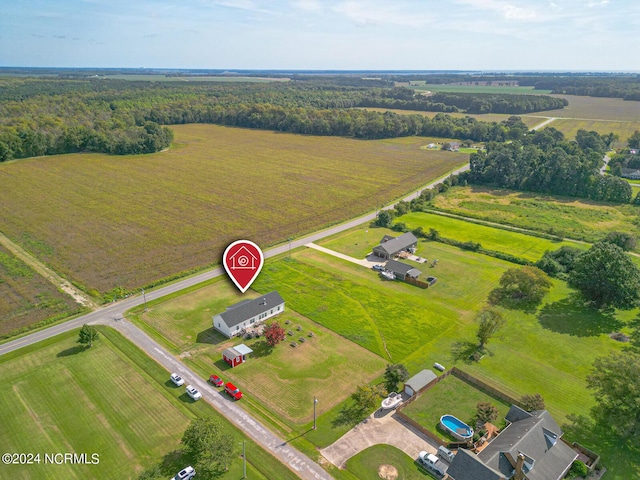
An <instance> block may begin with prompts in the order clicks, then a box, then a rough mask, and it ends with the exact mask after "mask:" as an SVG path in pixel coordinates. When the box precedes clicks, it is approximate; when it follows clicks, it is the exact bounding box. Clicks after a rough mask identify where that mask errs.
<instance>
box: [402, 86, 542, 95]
mask: <svg viewBox="0 0 640 480" xmlns="http://www.w3.org/2000/svg"><path fill="white" fill-rule="evenodd" d="M411 88H413V89H415V90H418V91H428V92H436V93H437V92H451V93H496V94H511V95H546V94H549V93H550V92H551V90H534V89H533V87H512V86H498V85H495V86H492V85H441V84H438V85H434V84H425V85H417V86H415V87H411Z"/></svg>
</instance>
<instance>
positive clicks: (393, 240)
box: [373, 232, 418, 260]
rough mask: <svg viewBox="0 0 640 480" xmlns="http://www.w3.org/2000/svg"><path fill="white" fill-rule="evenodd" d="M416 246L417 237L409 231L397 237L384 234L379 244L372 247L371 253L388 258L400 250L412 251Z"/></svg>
mask: <svg viewBox="0 0 640 480" xmlns="http://www.w3.org/2000/svg"><path fill="white" fill-rule="evenodd" d="M417 246H418V239H417V238H416V236H415V235H414V234H413V233H411V232H407V233H405V234H403V235H400V236H399V237H391V236H389V235H385V236H384V237H382V240H380V245H378V246H376V247H373V254H374V255H376V256H377V257H380V258H385V259H387V260H389V259H391V258H393V257H394V256H395V255H397V254H398V253H400V252H412V253H413V252H415V249H416V247H417Z"/></svg>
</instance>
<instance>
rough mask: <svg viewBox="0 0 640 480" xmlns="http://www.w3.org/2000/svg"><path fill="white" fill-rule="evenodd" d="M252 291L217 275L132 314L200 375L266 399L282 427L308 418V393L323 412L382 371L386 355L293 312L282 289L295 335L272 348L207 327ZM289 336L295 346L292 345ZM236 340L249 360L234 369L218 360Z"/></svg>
mask: <svg viewBox="0 0 640 480" xmlns="http://www.w3.org/2000/svg"><path fill="white" fill-rule="evenodd" d="M285 263H286V262H285ZM266 268H267V266H265V269H266ZM262 275H264V273H263V274H262ZM257 296H259V294H258V293H256V292H255V291H249V292H247V294H246V295H241V294H240V293H239V291H238V290H237V289H236V288H235V286H233V285H231V283H230V282H229V281H228V280H227V279H226V278H219V279H218V280H216V281H215V282H213V283H212V284H211V285H209V286H206V287H204V288H201V289H199V290H196V291H193V292H191V293H189V294H187V295H183V296H180V297H177V298H174V299H171V300H168V301H166V302H162V303H157V304H153V305H151V306H150V308H149V311H148V312H146V313H145V312H142V311H139V310H136V312H139V313H136V314H135V316H134V318H136V319H137V321H138V322H140V323H141V324H142V325H143V326H144V327H145V329H148V330H150V331H153V332H156V334H158V335H160V337H161V338H164V339H165V343H167V344H168V345H169V346H172V347H173V349H174V352H175V353H176V354H180V355H181V356H182V357H183V359H184V361H186V362H187V363H189V364H190V365H191V366H193V367H194V368H195V369H196V370H197V371H198V372H200V373H201V374H202V375H203V376H204V377H208V375H209V374H211V373H218V374H220V375H221V376H222V377H223V379H225V380H231V381H233V382H234V383H236V384H237V385H238V386H239V387H240V388H241V389H242V390H243V392H244V393H245V395H246V396H245V398H244V399H243V400H242V402H243V405H246V406H247V407H248V408H249V410H252V409H256V410H257V411H258V413H260V412H261V410H263V409H264V408H265V407H266V408H267V410H268V411H270V412H272V413H274V414H275V417H276V418H277V419H278V420H277V422H278V423H281V425H279V426H280V427H282V428H284V429H285V430H287V431H291V430H292V429H294V428H297V427H298V426H299V425H305V424H308V423H309V422H311V421H312V419H313V397H314V396H315V397H316V398H317V399H318V408H317V411H318V412H320V413H322V412H325V411H328V410H330V409H331V408H332V407H333V406H335V405H337V404H338V403H340V402H341V401H343V400H344V399H345V398H346V397H347V396H348V395H349V394H350V392H351V390H352V385H353V384H365V383H368V382H370V381H371V380H373V379H374V378H376V377H378V376H379V375H381V374H382V372H383V370H384V367H385V362H384V361H383V360H382V359H381V358H380V357H379V356H376V355H374V354H372V353H371V352H368V351H367V350H365V349H364V348H361V347H359V346H357V345H354V344H352V343H350V342H348V341H346V340H345V339H344V338H342V337H340V336H339V335H336V334H335V333H334V332H331V331H330V330H328V329H326V328H323V327H322V326H320V325H318V324H317V323H315V322H312V321H310V320H309V319H307V318H305V317H303V316H302V315H299V314H298V313H296V312H295V311H293V310H292V309H291V306H290V305H289V303H288V299H287V297H286V296H285V297H284V298H285V301H287V303H286V306H285V312H284V313H283V314H281V315H279V316H278V317H277V320H278V321H279V322H280V323H281V324H282V325H283V326H284V327H285V329H286V330H287V331H291V332H292V333H293V335H291V336H289V335H288V336H287V340H286V341H284V342H282V343H281V344H279V345H278V346H277V347H276V348H274V349H270V348H268V346H267V344H266V341H265V340H264V338H258V339H251V340H242V339H241V338H234V339H227V338H226V337H224V336H222V335H221V334H220V333H218V332H216V331H215V330H214V329H213V327H212V321H211V318H212V316H213V315H214V314H216V313H219V312H222V311H224V310H225V308H226V307H227V306H229V305H232V304H234V303H237V302H238V301H239V300H240V299H246V298H251V297H257ZM285 322H290V323H289V324H288V325H285ZM297 327H300V330H298V328H297ZM309 333H313V337H309V336H308V334H309ZM300 337H302V338H304V339H305V342H304V343H302V342H300V340H299V339H300ZM291 341H296V342H297V343H298V344H299V345H298V347H295V348H293V347H291V346H290V345H289V344H290V342H291ZM239 343H244V344H246V345H247V346H249V347H250V348H252V349H253V350H254V353H253V354H252V355H251V357H250V360H249V361H248V362H247V363H245V364H243V365H240V366H238V367H236V368H233V369H232V368H229V367H228V366H227V364H226V363H224V362H223V361H222V351H223V350H224V349H225V348H227V347H230V346H232V345H237V344H239Z"/></svg>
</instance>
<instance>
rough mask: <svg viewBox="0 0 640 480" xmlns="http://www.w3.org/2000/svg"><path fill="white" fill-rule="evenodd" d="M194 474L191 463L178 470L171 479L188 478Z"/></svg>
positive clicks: (182, 479) (185, 479)
mask: <svg viewBox="0 0 640 480" xmlns="http://www.w3.org/2000/svg"><path fill="white" fill-rule="evenodd" d="M195 476H196V471H195V470H194V468H193V467H192V466H191V465H189V466H188V467H186V468H183V469H182V470H180V471H179V472H178V474H177V475H176V476H175V477H173V480H190V479H191V478H193V477H195Z"/></svg>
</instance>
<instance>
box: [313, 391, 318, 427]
mask: <svg viewBox="0 0 640 480" xmlns="http://www.w3.org/2000/svg"><path fill="white" fill-rule="evenodd" d="M317 404H318V399H317V398H316V397H313V429H314V430H315V429H316V405H317Z"/></svg>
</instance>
